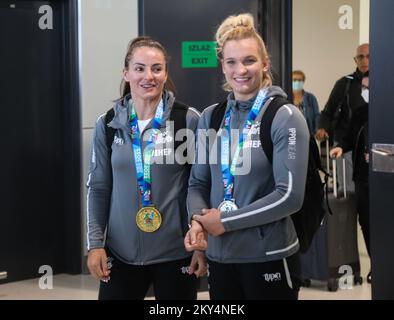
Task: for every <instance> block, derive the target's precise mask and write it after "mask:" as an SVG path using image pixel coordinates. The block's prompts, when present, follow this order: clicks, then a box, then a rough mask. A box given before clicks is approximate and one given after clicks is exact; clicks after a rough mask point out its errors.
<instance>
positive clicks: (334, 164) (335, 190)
mask: <svg viewBox="0 0 394 320" xmlns="http://www.w3.org/2000/svg"><path fill="white" fill-rule="evenodd" d="M340 159H342V168H343V169H342V170H343V171H342V172H343V196H344V198H345V199H346V198H347V190H346V163H345V158H343V157H341V158H340ZM337 160H339V159H335V158H333V159H332V176H333V179H334V180H333V193H334V197H335V198H339V196H338V186H337Z"/></svg>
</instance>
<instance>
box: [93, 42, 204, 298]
mask: <svg viewBox="0 0 394 320" xmlns="http://www.w3.org/2000/svg"><path fill="white" fill-rule="evenodd" d="M173 92H174V87H173V85H172V82H171V81H170V79H169V76H168V56H167V53H166V50H165V49H164V47H163V46H162V45H161V44H160V43H159V42H157V41H155V40H153V39H151V38H149V37H138V38H136V39H134V40H132V41H131V42H130V44H129V46H128V49H127V53H126V56H125V59H124V69H123V82H122V96H121V98H120V99H118V100H117V101H116V103H115V105H114V107H113V109H111V110H110V111H112V118H111V119H110V120H108V118H110V117H109V115H110V114H111V112H110V111H109V112H107V114H106V115H103V116H101V117H99V119H98V120H97V123H96V129H95V132H94V135H93V147H92V156H91V163H90V168H89V175H88V182H87V186H88V202H87V214H88V216H87V240H88V241H87V242H88V243H87V244H88V251H89V254H88V261H87V264H88V268H89V271H90V273H91V274H92V276H93V277H94V278H96V279H98V280H101V281H100V289H99V299H100V300H101V299H102V300H107V299H133V300H140V299H143V298H144V297H145V295H146V293H147V291H148V289H149V286H150V285H151V284H152V285H153V289H154V293H155V297H156V299H160V300H162V299H165V300H173V299H174V300H178V299H196V298H197V289H198V287H197V284H198V281H197V278H196V277H199V276H201V275H203V274H205V272H206V260H205V256H204V253H203V252H199V251H195V252H194V253H190V252H187V251H186V250H185V248H184V245H183V238H184V235H185V233H186V231H187V209H186V194H187V186H188V181H189V174H190V165H189V164H190V163H191V162H192V161H193V155H194V145H195V144H194V134H193V133H194V131H195V130H196V127H197V123H198V120H199V114H198V112H197V111H195V110H193V109H192V108H190V107H187V106H185V105H184V104H182V103H180V102H179V101H178V100H177V99H176V98H175V96H174V93H173ZM175 128H178V129H179V130H178V129H177V130H176V132H175V130H173V129H175ZM181 129H182V130H185V131H184V132H182V130H181ZM180 131H181V132H180ZM110 132H113V134H112V136H110V135H109V133H110ZM189 133H191V136H192V138H191V139H190V140H189V137H190V135H189ZM175 134H177V136H179V134H181V135H184V134H187V135H188V136H187V139H186V142H184V143H182V145H183V146H186V147H187V156H186V155H183V150H182V151H181V152H179V150H178V148H177V147H176V145H177V140H178V138H177V139H175ZM108 137H110V139H108ZM191 141H192V143H191ZM180 149H181V148H180Z"/></svg>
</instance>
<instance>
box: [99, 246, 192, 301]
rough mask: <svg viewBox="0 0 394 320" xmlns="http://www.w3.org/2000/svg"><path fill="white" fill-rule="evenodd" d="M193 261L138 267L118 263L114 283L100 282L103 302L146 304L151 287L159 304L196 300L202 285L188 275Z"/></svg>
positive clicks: (115, 262) (111, 280)
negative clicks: (145, 299) (160, 302)
mask: <svg viewBox="0 0 394 320" xmlns="http://www.w3.org/2000/svg"><path fill="white" fill-rule="evenodd" d="M108 256H111V257H113V255H111V254H110V253H109V254H108ZM190 261H191V258H187V259H182V260H176V261H170V262H165V263H157V264H152V265H146V266H135V265H130V264H126V263H124V262H122V261H119V260H118V259H114V260H113V262H112V268H111V274H110V280H109V281H108V282H107V283H106V282H103V281H101V282H100V291H99V300H142V299H144V298H145V296H146V293H147V291H148V289H149V287H150V285H151V284H153V289H154V292H155V298H156V299H157V300H196V299H197V289H198V285H199V281H198V279H197V278H196V276H195V275H189V274H188V273H187V269H186V268H187V267H188V266H189V264H190Z"/></svg>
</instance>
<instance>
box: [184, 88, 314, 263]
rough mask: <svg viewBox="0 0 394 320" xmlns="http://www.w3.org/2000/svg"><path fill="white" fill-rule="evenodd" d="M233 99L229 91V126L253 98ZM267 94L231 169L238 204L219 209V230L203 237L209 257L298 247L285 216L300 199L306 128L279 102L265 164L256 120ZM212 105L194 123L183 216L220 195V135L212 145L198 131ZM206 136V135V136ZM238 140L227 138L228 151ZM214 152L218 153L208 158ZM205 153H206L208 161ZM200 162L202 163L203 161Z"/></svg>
mask: <svg viewBox="0 0 394 320" xmlns="http://www.w3.org/2000/svg"><path fill="white" fill-rule="evenodd" d="M266 90H267V94H268V96H269V97H272V96H277V95H280V96H283V97H286V94H285V93H284V92H283V91H282V89H280V88H279V87H269V88H267V89H266ZM233 99H234V98H233V95H232V94H230V95H229V98H228V104H227V108H231V110H232V111H231V129H232V131H233V129H239V130H242V129H243V126H244V124H245V121H246V118H247V116H248V113H249V111H250V109H251V107H252V104H253V101H248V102H242V103H240V102H237V101H234V100H233ZM272 99H273V98H270V99H268V100H267V102H266V103H265V105H264V106H263V108H262V109H261V111H260V114H259V116H258V117H257V118H256V120H255V123H254V125H253V126H252V129H251V132H252V134H251V138H250V141H249V142H248V141H246V142H245V147H244V155H243V159H241V160H242V161H241V162H240V161H239V162H238V165H237V168H236V173H235V177H234V194H233V195H234V199H235V202H236V204H237V206H238V208H239V209H238V210H235V211H232V212H230V213H227V214H225V213H222V214H221V221H222V223H223V225H224V228H225V233H224V234H222V235H221V236H218V237H212V236H209V239H208V249H207V257H208V258H209V259H211V260H213V261H216V262H220V263H253V262H264V261H272V260H278V259H282V258H285V257H288V256H290V255H292V254H294V253H295V252H296V251H297V250H298V248H299V244H298V239H297V235H296V232H295V229H294V225H293V223H292V220H291V218H290V215H291V214H292V213H294V212H296V211H298V210H299V209H300V208H301V205H302V202H303V198H304V189H305V180H306V171H307V163H308V148H309V131H308V126H307V124H306V121H305V119H304V117H303V115H302V114H301V112H300V111H299V110H298V109H297V108H296V107H295V106H293V105H291V104H289V105H285V106H282V107H281V108H280V109H279V110H278V112H277V114H276V116H275V118H274V120H273V123H272V128H271V137H272V142H273V165H271V163H270V162H269V161H268V159H267V157H266V156H265V154H264V151H263V149H262V147H261V141H260V122H261V117H262V114H263V113H264V111H265V107H266V106H267V105H268V103H270V102H271V101H272ZM253 100H254V99H253ZM214 108H215V106H211V107H208V108H207V109H205V110H204V112H203V113H202V116H201V119H200V121H199V125H198V129H199V130H198V131H199V133H198V143H197V154H196V157H197V161H196V164H194V165H193V168H192V173H191V177H190V183H189V192H188V200H187V204H188V211H189V219H190V218H191V215H193V214H199V213H200V212H201V209H203V208H217V207H218V206H219V204H220V203H221V202H222V201H223V198H224V186H223V179H222V171H221V162H220V144H221V138H220V137H218V138H217V139H216V144H215V143H214V144H213V145H211V146H210V145H209V143H207V142H206V140H207V135H205V134H203V132H204V130H206V129H208V128H210V121H211V116H212V112H213V110H214ZM221 127H223V123H222V125H221ZM201 129H202V130H201ZM219 134H220V130H219ZM209 136H210V137H211V139H212V135H209ZM212 140H214V139H212ZM238 141H239V140H238V137H237V136H236V138H234V139H233V138H232V139H231V146H232V149H233V151H234V149H235V147H236V146H237V144H238ZM215 151H216V153H217V155H218V157H215V156H213V157H212V154H214V153H215ZM208 153H209V156H210V157H211V159H209V162H208V159H207V158H208ZM216 158H217V159H216ZM215 160H217V161H215ZM203 161H206V162H207V164H203V163H202V162H203Z"/></svg>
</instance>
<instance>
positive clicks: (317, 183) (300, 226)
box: [210, 97, 329, 253]
mask: <svg viewBox="0 0 394 320" xmlns="http://www.w3.org/2000/svg"><path fill="white" fill-rule="evenodd" d="M285 104H290V102H289V101H287V100H286V99H284V98H282V97H275V98H274V99H273V100H272V101H271V102H270V104H269V105H268V107H267V110H266V111H265V112H264V114H263V117H262V119H261V124H260V140H261V145H262V148H263V150H264V153H265V154H266V156H267V158H268V160H269V161H270V163H271V164H272V157H273V144H272V139H271V126H272V121H273V119H274V117H275V115H276V113H277V111H278V110H279V108H280V107H282V106H283V105H285ZM226 106H227V101H224V102H222V103H220V104H218V105H217V106H216V107H215V109H214V110H213V113H212V118H211V123H210V127H211V129H215V130H216V131H218V130H219V128H220V124H221V122H222V119H223V117H224V112H225V110H226ZM319 171H321V172H323V173H324V183H323V182H322V180H321V177H320V174H319ZM328 177H329V174H328V173H327V172H326V171H325V170H324V169H323V168H322V165H321V161H320V154H319V149H318V146H317V144H316V140H315V139H314V137H313V136H310V138H309V158H308V170H307V176H306V184H305V195H304V202H303V204H302V207H301V209H300V210H299V211H298V212H296V213H294V214H292V215H291V218H292V220H293V223H294V227H295V229H296V232H297V236H298V240H299V243H300V252H302V253H304V252H306V251H307V250H308V248H309V247H310V245H311V243H312V240H313V237H314V235H315V233H316V231H317V230H318V229H319V227H320V225H321V222H322V220H323V218H324V215H325V209H324V205H323V200H324V187H325V185H327V181H328ZM326 192H327V191H326Z"/></svg>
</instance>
